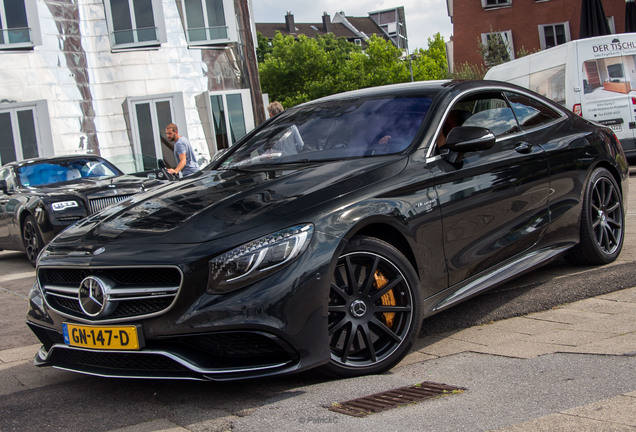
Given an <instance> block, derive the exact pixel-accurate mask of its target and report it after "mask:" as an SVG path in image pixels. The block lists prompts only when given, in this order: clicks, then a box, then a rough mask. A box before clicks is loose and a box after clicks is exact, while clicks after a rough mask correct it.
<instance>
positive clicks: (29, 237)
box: [22, 215, 44, 267]
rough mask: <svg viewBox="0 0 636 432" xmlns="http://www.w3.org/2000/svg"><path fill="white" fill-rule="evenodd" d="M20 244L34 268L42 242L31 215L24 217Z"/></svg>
mask: <svg viewBox="0 0 636 432" xmlns="http://www.w3.org/2000/svg"><path fill="white" fill-rule="evenodd" d="M22 243H23V244H24V250H25V252H26V254H27V259H28V260H29V262H30V263H31V265H32V266H33V267H35V263H36V261H37V258H38V254H39V253H40V251H41V250H42V247H43V246H44V242H43V241H42V236H41V235H40V229H39V228H38V224H37V223H36V222H35V219H34V218H33V216H31V215H29V216H27V217H26V219H25V220H24V225H22Z"/></svg>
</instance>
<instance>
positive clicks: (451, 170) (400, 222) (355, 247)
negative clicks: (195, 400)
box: [27, 81, 628, 380]
mask: <svg viewBox="0 0 636 432" xmlns="http://www.w3.org/2000/svg"><path fill="white" fill-rule="evenodd" d="M627 186H628V165H627V163H626V161H625V155H624V153H623V150H622V148H621V145H620V143H619V141H618V140H617V139H616V137H615V136H614V134H613V133H612V131H611V130H610V129H608V128H606V127H603V126H600V125H597V124H593V123H590V122H589V121H586V120H584V119H582V118H580V117H578V116H576V115H574V114H573V113H571V112H569V111H567V110H566V109H564V108H563V107H561V106H559V105H557V104H555V103H553V102H551V101H549V100H547V99H544V98H543V97H541V96H538V95H536V94H534V93H532V92H529V91H528V90H525V89H522V88H519V87H516V86H513V85H508V84H503V83H498V82H492V81H475V82H470V81H466V82H455V81H440V82H420V83H412V84H404V85H396V86H387V87H380V88H370V89H365V90H359V91H354V92H350V93H344V94H339V95H334V96H330V97H327V98H324V99H320V100H316V101H313V102H310V103H307V104H303V105H300V106H297V107H294V108H291V109H288V110H286V111H284V112H283V113H281V114H279V115H278V116H276V117H274V118H272V119H270V120H268V121H267V122H265V123H264V124H263V125H261V126H260V127H258V128H256V129H255V130H254V131H252V132H251V133H249V134H248V135H247V136H245V137H244V138H243V139H242V140H241V141H239V142H238V143H236V144H235V145H234V146H233V147H231V148H230V149H229V150H228V151H227V152H226V153H224V154H223V155H222V156H221V157H219V158H218V159H216V160H215V161H214V162H212V163H211V164H210V165H209V166H207V167H206V168H204V169H203V170H202V171H201V172H199V173H197V174H195V175H192V176H189V177H186V178H184V179H181V180H180V181H177V182H173V183H170V184H166V185H164V186H161V187H159V188H157V189H154V190H152V191H148V192H144V193H139V194H136V195H134V196H132V197H131V198H130V199H129V200H127V201H124V202H121V203H119V204H116V205H114V206H111V207H109V208H108V209H106V210H104V211H102V212H100V213H98V214H95V215H92V216H89V217H88V218H86V219H84V220H82V221H80V222H78V223H76V224H75V225H73V226H72V227H70V228H68V229H66V230H65V231H64V232H62V233H61V234H60V235H59V236H57V237H56V238H55V239H54V240H53V241H52V242H51V243H49V245H48V246H47V247H46V248H45V249H44V250H43V252H42V254H41V255H40V258H39V260H38V265H37V281H36V283H35V285H34V286H33V288H32V290H31V292H30V295H29V311H28V315H27V320H28V325H29V326H30V328H31V329H32V330H33V332H34V333H35V334H36V335H37V337H38V338H39V340H40V341H41V342H42V348H41V349H40V351H39V352H38V354H37V356H36V358H35V362H36V364H37V365H39V366H55V367H59V368H63V369H66V370H71V371H76V372H81V373H86V374H93V375H100V376H113V377H132V378H153V377H161V378H184V379H210V380H229V379H240V378H251V377H262V376H271V375H277V374H286V373H292V372H297V371H301V370H305V369H309V368H316V367H318V368H321V369H322V370H323V371H324V372H326V373H328V374H331V375H336V376H356V375H362V374H371V373H380V372H383V371H386V370H387V369H389V368H391V367H392V366H393V365H395V364H396V363H397V362H398V361H399V360H400V359H402V358H403V357H404V355H406V353H407V352H408V350H409V347H410V346H411V343H412V342H413V340H414V338H416V337H417V335H418V333H419V330H420V328H421V326H422V323H423V322H424V325H426V321H425V318H427V317H429V316H431V315H433V314H435V313H437V312H439V311H442V310H445V309H446V308H449V307H452V306H453V305H455V304H457V303H459V302H461V301H464V300H466V299H468V298H469V297H471V296H474V295H477V294H478V293H480V292H483V291H484V290H487V289H489V288H491V287H493V286H495V285H497V284H500V283H502V282H504V281H507V280H510V279H512V278H514V277H515V276H518V275H520V274H522V273H524V272H527V271H529V270H531V269H534V268H536V267H538V266H540V265H542V264H545V263H547V262H549V261H550V260H552V259H554V258H556V257H558V256H561V255H566V256H567V257H568V258H569V259H571V260H572V261H574V262H578V263H581V264H586V265H590V264H605V263H609V262H611V261H613V260H615V259H616V257H617V256H618V254H619V253H620V251H621V248H622V245H623V240H624V237H625V226H624V220H625V207H624V203H623V196H624V195H625V194H626V192H627ZM423 320H424V321H423Z"/></svg>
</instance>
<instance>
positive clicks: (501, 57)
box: [478, 28, 510, 68]
mask: <svg viewBox="0 0 636 432" xmlns="http://www.w3.org/2000/svg"><path fill="white" fill-rule="evenodd" d="M490 30H491V32H490V33H489V34H488V36H487V37H486V43H485V44H483V43H482V42H481V40H479V41H478V46H479V53H480V54H481V58H483V59H484V63H485V64H486V67H488V68H491V67H493V66H496V65H498V64H501V63H505V62H507V61H510V51H509V50H508V48H509V47H508V42H506V41H505V40H504V38H503V36H502V35H501V33H494V32H492V28H491V29H490Z"/></svg>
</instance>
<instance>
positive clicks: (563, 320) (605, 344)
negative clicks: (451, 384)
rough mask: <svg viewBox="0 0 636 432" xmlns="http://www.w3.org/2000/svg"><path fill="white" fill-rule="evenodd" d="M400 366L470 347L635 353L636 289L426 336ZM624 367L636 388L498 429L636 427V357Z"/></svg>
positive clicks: (521, 352)
mask: <svg viewBox="0 0 636 432" xmlns="http://www.w3.org/2000/svg"><path fill="white" fill-rule="evenodd" d="M635 283H636V281H635ZM418 346H420V347H421V348H418V347H415V350H414V351H413V352H412V353H411V354H409V356H407V358H406V359H405V360H404V361H403V362H402V363H401V364H400V365H398V367H403V366H406V365H408V364H414V363H419V362H422V361H424V363H423V364H422V366H423V367H425V363H426V362H425V361H426V360H430V359H434V358H442V357H447V356H451V355H454V354H459V353H465V352H471V353H482V354H490V355H497V356H503V357H512V358H521V359H529V358H534V357H538V356H542V355H546V354H556V353H575V354H592V355H610V356H621V355H624V356H630V357H631V358H634V356H636V288H628V289H624V290H621V291H616V292H613V293H610V294H604V295H601V296H598V297H595V298H590V299H586V300H581V301H578V302H575V303H570V304H566V305H563V306H561V307H558V308H556V309H553V310H549V311H545V312H538V313H533V314H530V315H526V316H523V317H518V318H512V319H507V320H503V321H497V322H495V323H492V324H488V325H484V326H479V327H472V328H468V329H464V330H461V331H458V332H450V333H449V334H442V335H437V336H434V337H426V338H423V339H420V340H419V341H418ZM631 365H632V367H631V368H628V369H627V370H625V371H624V377H623V378H624V379H625V380H626V381H628V382H630V383H631V388H632V391H629V392H626V393H624V394H622V395H620V396H616V397H612V398H609V399H604V400H600V401H597V402H594V403H590V404H587V405H584V406H580V407H576V408H571V409H567V410H565V411H561V412H558V413H555V414H551V415H548V416H545V417H541V418H537V419H535V420H531V421H527V422H523V423H520V424H516V425H513V426H508V427H504V428H501V429H496V430H497V431H499V432H512V431H599V430H603V431H609V430H611V431H623V430H625V431H627V430H636V362H635V361H632V362H631Z"/></svg>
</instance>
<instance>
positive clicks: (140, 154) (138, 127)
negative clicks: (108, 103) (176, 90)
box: [132, 97, 176, 171]
mask: <svg viewBox="0 0 636 432" xmlns="http://www.w3.org/2000/svg"><path fill="white" fill-rule="evenodd" d="M132 118H133V123H134V124H133V129H134V130H133V136H134V138H135V142H134V143H133V148H134V153H135V155H134V156H135V165H136V169H137V171H146V170H152V169H156V168H157V163H156V160H157V159H163V160H164V161H165V163H166V164H167V165H168V166H170V167H174V166H176V161H175V158H174V154H173V148H174V147H173V144H172V143H171V142H169V141H168V139H167V138H166V133H165V128H166V125H168V124H170V123H174V122H175V120H174V119H175V113H174V108H173V101H172V98H171V97H168V98H157V99H150V100H137V101H134V102H132Z"/></svg>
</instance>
